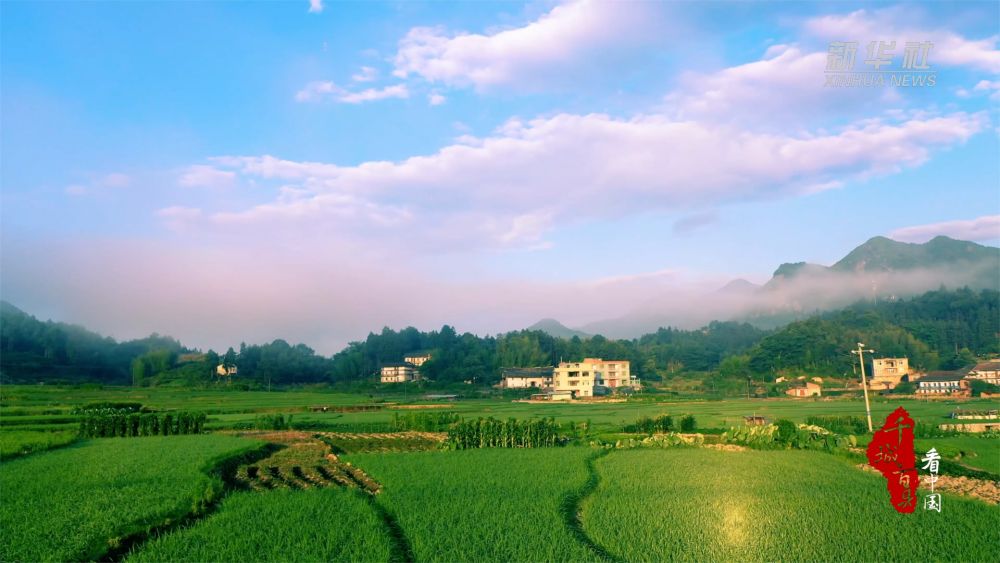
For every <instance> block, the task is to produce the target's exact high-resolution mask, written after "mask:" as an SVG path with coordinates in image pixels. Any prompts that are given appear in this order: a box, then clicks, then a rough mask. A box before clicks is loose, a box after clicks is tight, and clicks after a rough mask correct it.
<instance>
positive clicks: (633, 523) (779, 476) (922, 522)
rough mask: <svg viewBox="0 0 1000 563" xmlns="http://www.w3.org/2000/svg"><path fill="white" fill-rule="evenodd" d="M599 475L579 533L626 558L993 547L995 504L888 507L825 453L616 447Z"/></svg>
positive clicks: (987, 550) (986, 552)
mask: <svg viewBox="0 0 1000 563" xmlns="http://www.w3.org/2000/svg"><path fill="white" fill-rule="evenodd" d="M597 470H598V472H599V473H600V485H599V486H598V489H597V491H596V493H594V494H593V495H591V496H590V497H589V498H588V500H587V501H586V502H585V503H584V510H583V523H584V528H585V530H586V532H587V533H588V535H589V536H590V537H591V538H593V539H594V541H596V542H597V543H599V544H600V545H602V546H603V547H604V548H605V549H606V550H607V551H608V552H609V553H611V554H612V555H613V556H615V557H618V558H621V559H624V560H628V561H663V560H678V559H679V560H695V561H703V560H707V561H723V560H725V561H772V560H784V559H788V558H792V559H796V560H829V559H831V557H832V558H835V559H842V560H849V561H884V560H891V561H910V560H918V559H921V558H927V559H931V560H961V561H992V560H995V556H996V553H997V552H996V543H995V540H996V527H995V526H996V522H997V521H1000V510H998V509H997V507H995V506H990V505H987V504H984V503H982V502H978V501H972V500H967V499H964V498H959V497H954V496H946V497H945V499H944V504H945V512H944V513H943V517H942V515H939V514H938V513H936V512H927V511H923V510H917V512H916V513H914V514H906V515H902V514H898V513H896V512H895V511H894V510H893V509H892V508H891V506H890V505H889V502H888V497H887V496H886V495H885V487H884V484H883V483H882V482H881V481H880V480H879V479H878V478H876V477H875V476H873V475H871V474H868V473H864V472H861V471H857V470H856V469H855V468H853V467H852V466H851V464H850V463H849V462H848V461H846V460H844V459H841V458H839V457H837V456H833V455H829V454H825V453H818V452H804V451H752V450H751V451H743V452H721V451H713V450H707V449H683V450H682V449H677V450H626V451H620V452H615V453H613V454H611V455H608V456H605V457H603V458H601V459H600V460H598V461H597ZM958 529H961V530H963V532H962V533H961V534H956V533H955V531H956V530H958ZM859 531H860V533H859ZM917 538H919V541H918V540H917Z"/></svg>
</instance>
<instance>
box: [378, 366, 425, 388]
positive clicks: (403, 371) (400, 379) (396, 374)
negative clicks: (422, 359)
mask: <svg viewBox="0 0 1000 563" xmlns="http://www.w3.org/2000/svg"><path fill="white" fill-rule="evenodd" d="M418 379H420V371H418V370H417V368H416V367H415V366H414V365H413V364H408V363H405V362H404V363H396V364H385V365H383V366H382V383H404V382H406V381H416V380H418Z"/></svg>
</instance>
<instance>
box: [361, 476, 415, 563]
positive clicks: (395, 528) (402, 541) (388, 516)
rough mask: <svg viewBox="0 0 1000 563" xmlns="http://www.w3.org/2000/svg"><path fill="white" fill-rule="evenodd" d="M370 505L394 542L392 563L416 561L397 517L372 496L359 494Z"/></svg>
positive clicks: (390, 559)
mask: <svg viewBox="0 0 1000 563" xmlns="http://www.w3.org/2000/svg"><path fill="white" fill-rule="evenodd" d="M358 494H359V495H361V496H362V497H363V498H364V499H365V500H367V501H368V504H369V505H371V507H372V510H374V511H375V514H377V515H378V517H379V519H380V520H382V525H383V526H384V527H385V533H386V535H388V536H389V541H391V542H392V555H391V556H390V558H389V561H390V562H391V563H412V562H413V561H416V559H417V558H416V556H415V555H413V547H412V546H411V545H410V540H409V539H407V537H406V534H405V533H404V532H403V527H402V526H400V525H399V521H398V520H396V517H395V516H394V515H393V514H392V512H390V511H389V509H387V508H386V507H384V506H382V505H381V504H379V503H378V501H377V500H375V497H374V496H373V495H370V494H365V493H362V492H360V491H359V492H358Z"/></svg>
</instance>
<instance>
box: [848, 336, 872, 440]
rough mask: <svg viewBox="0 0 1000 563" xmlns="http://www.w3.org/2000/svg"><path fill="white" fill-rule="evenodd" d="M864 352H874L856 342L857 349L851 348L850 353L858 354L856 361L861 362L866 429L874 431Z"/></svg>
mask: <svg viewBox="0 0 1000 563" xmlns="http://www.w3.org/2000/svg"><path fill="white" fill-rule="evenodd" d="M865 352H868V353H869V354H874V353H875V350H865V345H864V344H862V343H860V342H858V349H857V350H851V353H852V354H857V355H858V363H859V364H861V388H862V389H863V390H864V394H865V414H867V415H868V431H869V432H874V429H873V428H872V407H871V404H870V403H869V402H868V381H867V379H866V378H865Z"/></svg>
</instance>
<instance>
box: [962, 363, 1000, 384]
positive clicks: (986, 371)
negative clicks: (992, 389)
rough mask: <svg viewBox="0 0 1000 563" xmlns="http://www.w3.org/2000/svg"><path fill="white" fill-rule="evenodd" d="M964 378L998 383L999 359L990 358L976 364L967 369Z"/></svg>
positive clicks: (999, 373) (999, 377)
mask: <svg viewBox="0 0 1000 563" xmlns="http://www.w3.org/2000/svg"><path fill="white" fill-rule="evenodd" d="M965 378H966V379H969V380H973V379H974V380H978V381H983V382H986V383H992V384H993V385H1000V360H990V361H988V362H980V363H978V364H976V367H974V368H972V369H971V370H969V373H968V374H967V375H966V376H965Z"/></svg>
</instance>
